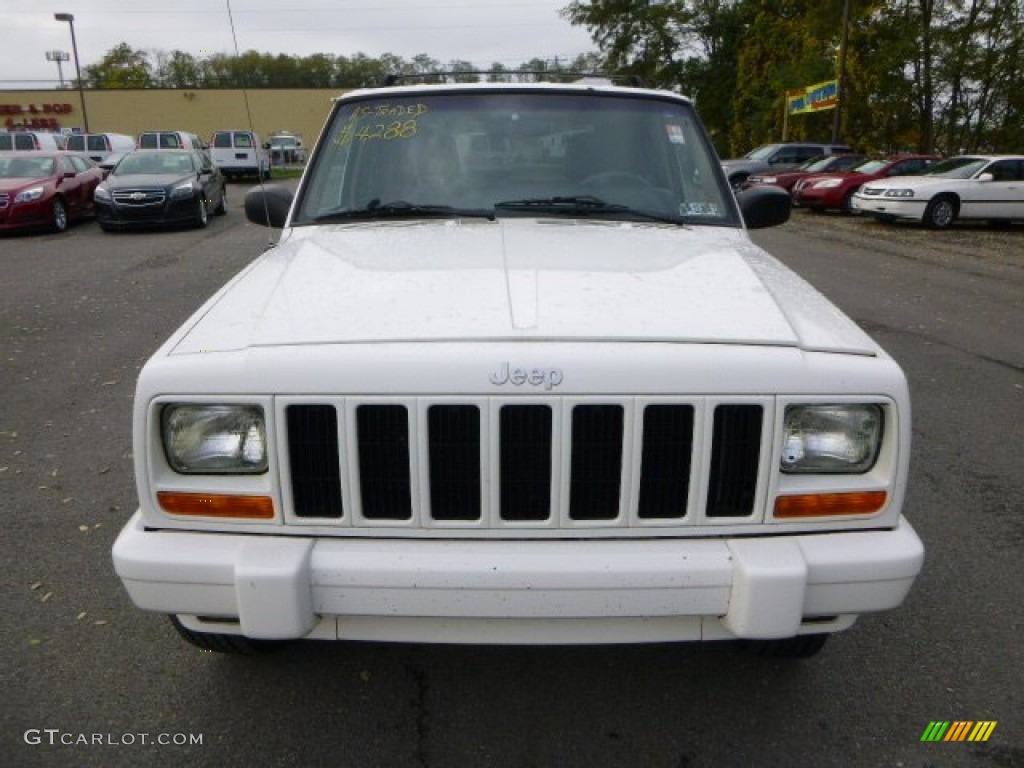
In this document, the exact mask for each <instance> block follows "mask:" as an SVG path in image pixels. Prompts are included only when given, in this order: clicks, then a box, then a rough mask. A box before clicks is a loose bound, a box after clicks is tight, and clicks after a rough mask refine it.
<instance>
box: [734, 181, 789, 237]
mask: <svg viewBox="0 0 1024 768" xmlns="http://www.w3.org/2000/svg"><path fill="white" fill-rule="evenodd" d="M736 202H737V203H739V206H740V213H742V214H743V221H744V222H746V224H747V229H764V228H765V227H777V226H778V225H779V224H785V223H786V222H787V221H789V213H790V211H791V210H792V208H793V201H792V200H791V199H790V197H789V193H788V192H787V191H786V190H784V189H782V188H781V187H773V186H771V185H767V184H766V185H758V186H756V187H750V188H749V189H744V190H742V191H740V192H738V193H737V194H736Z"/></svg>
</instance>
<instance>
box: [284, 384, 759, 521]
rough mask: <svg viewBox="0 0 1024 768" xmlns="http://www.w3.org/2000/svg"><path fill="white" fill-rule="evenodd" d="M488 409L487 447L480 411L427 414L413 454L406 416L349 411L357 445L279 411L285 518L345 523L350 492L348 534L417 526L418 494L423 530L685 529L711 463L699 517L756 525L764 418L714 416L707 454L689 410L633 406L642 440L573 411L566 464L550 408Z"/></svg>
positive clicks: (335, 419) (314, 421)
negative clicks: (699, 471) (622, 523)
mask: <svg viewBox="0 0 1024 768" xmlns="http://www.w3.org/2000/svg"><path fill="white" fill-rule="evenodd" d="M496 407H497V408H498V414H497V419H496V422H495V425H494V427H495V428H496V429H497V432H498V434H497V435H490V432H489V430H488V429H487V428H486V424H485V419H484V418H483V413H484V412H483V411H482V410H481V406H479V405H477V404H469V403H467V404H450V403H431V404H428V405H427V406H426V408H425V419H424V420H423V425H422V427H421V428H423V429H425V430H426V434H425V435H423V436H421V439H419V440H418V441H417V440H414V439H413V435H414V434H415V433H414V432H413V430H412V428H411V424H412V423H413V422H414V419H415V412H414V410H413V409H412V408H411V407H407V406H406V405H404V404H380V403H363V404H358V405H356V406H355V407H354V408H353V409H352V410H351V411H350V416H349V422H350V423H349V429H354V430H355V434H354V435H353V436H350V437H349V438H348V439H347V440H346V438H345V437H344V435H342V434H341V430H339V416H338V411H337V410H336V407H335V405H333V404H310V403H295V404H289V405H287V406H286V408H285V414H286V418H285V427H286V432H287V435H286V441H287V447H288V461H287V467H288V479H289V481H290V483H289V484H290V487H291V504H292V510H293V513H294V515H295V516H296V517H297V518H302V519H310V518H319V519H335V520H339V521H341V520H345V519H346V518H347V517H348V518H350V517H351V514H350V513H349V511H348V510H347V509H346V507H345V506H344V505H343V502H342V496H343V493H344V491H345V490H346V489H345V486H346V484H347V483H350V484H351V485H350V487H349V488H348V489H347V492H348V493H349V494H351V496H352V502H353V506H354V507H356V508H357V509H358V510H359V511H360V514H361V518H362V522H361V523H359V524H362V525H372V524H373V523H374V522H375V521H380V522H382V523H386V524H389V525H396V524H397V525H401V524H402V523H406V524H414V521H416V516H415V514H414V512H415V510H416V508H417V507H418V506H419V502H418V501H417V491H416V490H415V489H416V488H417V487H418V485H419V484H421V483H425V484H426V486H427V487H426V488H424V489H421V490H422V491H423V493H422V494H420V495H421V496H422V497H424V498H425V503H426V505H428V506H429V509H428V510H424V511H423V513H422V514H423V518H422V521H423V522H424V523H426V524H429V522H430V521H433V522H436V523H440V524H453V525H458V524H460V523H462V524H467V525H472V526H474V527H479V526H480V525H481V524H483V525H485V527H486V525H488V524H494V525H499V526H505V525H508V526H512V527H514V526H517V525H524V524H525V525H529V524H531V523H533V524H536V525H542V526H545V527H550V525H552V524H556V525H558V524H563V525H567V526H571V527H574V528H576V527H580V526H581V525H582V526H583V527H587V524H588V523H592V524H594V525H601V524H609V523H614V522H615V521H618V520H621V519H622V518H623V517H624V516H626V515H629V514H630V510H631V508H635V510H636V517H635V524H639V525H664V524H665V523H666V521H667V522H671V521H673V520H675V521H679V522H683V521H684V520H685V519H686V516H687V509H688V505H689V504H690V500H691V499H690V497H691V494H692V493H693V492H694V487H692V484H691V476H694V473H693V472H692V462H693V457H694V456H698V457H699V456H703V455H705V454H708V455H709V458H708V460H707V464H708V466H707V467H705V468H703V473H704V474H705V475H706V476H707V482H706V486H707V499H706V504H705V509H704V514H705V515H706V517H707V518H713V519H718V518H722V519H730V518H748V517H751V516H752V515H753V514H754V504H755V499H756V496H757V486H758V476H759V464H760V454H761V437H762V425H763V422H764V408H763V407H762V406H761V405H757V404H733V403H720V404H718V405H716V406H714V408H713V417H712V418H713V427H712V428H711V429H710V430H709V431H710V433H711V434H710V435H709V436H708V438H709V439H710V440H711V446H710V450H709V451H701V450H699V449H700V447H701V446H694V434H695V422H696V413H697V412H696V409H695V407H694V406H693V405H692V404H689V403H652V404H647V405H646V406H644V407H642V408H639V407H638V408H637V409H636V415H635V418H636V419H638V420H640V427H641V429H639V430H633V429H632V428H631V427H630V426H629V424H630V419H628V418H627V409H626V408H625V407H624V406H623V405H622V404H619V403H601V402H593V403H590V402H587V403H576V404H574V405H573V406H572V408H571V413H570V418H569V425H568V426H567V428H566V429H564V430H562V438H561V439H563V440H566V441H567V442H568V446H567V450H566V451H563V450H562V446H560V445H556V444H555V435H556V434H559V432H558V431H557V430H556V429H555V419H556V414H557V413H558V411H556V409H555V408H554V401H553V402H552V404H547V403H536V402H534V403H515V402H508V401H502V402H500V403H496ZM353 415H354V418H353ZM634 431H635V432H636V434H637V437H636V438H634V436H633V434H632V433H633V432H634ZM634 440H635V441H636V444H635V445H634V444H633V442H634ZM346 445H352V446H354V454H355V455H353V456H346V455H345V454H346V452H347V451H346V448H345V446H346ZM418 445H421V446H423V447H424V450H423V451H420V450H419V449H418V447H417V446H418ZM627 447H628V449H629V451H628V453H629V454H630V455H631V456H633V457H635V458H633V459H631V461H638V462H639V466H640V471H639V474H638V477H637V478H636V479H635V481H633V482H631V483H630V487H631V494H632V495H635V505H633V504H631V499H630V498H628V496H629V495H631V494H629V493H626V494H624V493H623V479H624V478H625V477H629V474H630V469H631V468H630V467H628V466H627V467H626V468H625V472H624V469H623V464H624V462H625V461H626V455H627ZM695 447H697V448H698V450H696V451H695V450H694V448H695ZM559 455H562V456H566V457H567V459H568V460H567V461H563V462H562V469H561V471H562V472H563V473H567V474H568V478H567V482H566V483H565V484H564V485H565V487H567V489H568V498H567V499H565V500H563V503H564V504H565V506H566V510H567V514H566V517H565V520H562V513H561V512H560V510H559V509H558V508H556V507H557V506H558V505H556V504H555V503H553V495H552V494H553V488H552V485H553V481H555V479H556V477H555V474H554V469H553V467H554V466H555V465H556V461H555V457H557V456H559ZM488 457H490V458H489V461H490V462H495V463H497V471H496V473H495V474H494V475H493V477H494V478H495V482H497V485H498V487H497V489H496V491H495V493H494V500H495V501H496V502H497V510H496V511H495V514H494V516H493V517H494V520H491V519H490V513H489V512H488V508H489V507H490V506H491V505H490V500H489V494H488V492H487V491H486V490H485V489H487V487H488V486H487V484H486V481H485V474H486V472H487V470H486V469H485V467H484V465H483V463H482V462H483V460H484V459H486V458H488ZM346 478H348V479H346ZM554 492H555V493H557V490H554ZM563 495H564V494H563Z"/></svg>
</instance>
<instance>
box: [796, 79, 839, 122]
mask: <svg viewBox="0 0 1024 768" xmlns="http://www.w3.org/2000/svg"><path fill="white" fill-rule="evenodd" d="M838 103H839V83H838V81H836V80H826V81H825V82H823V83H815V84H814V85H808V86H807V87H806V88H800V89H798V90H795V91H788V92H787V93H786V104H787V105H788V111H789V114H791V115H805V114H808V113H809V112H824V111H825V110H826V109H835V107H836V105H837V104H838Z"/></svg>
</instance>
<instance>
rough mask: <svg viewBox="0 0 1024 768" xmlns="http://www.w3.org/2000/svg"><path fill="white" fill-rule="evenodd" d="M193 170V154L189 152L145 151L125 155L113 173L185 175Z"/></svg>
mask: <svg viewBox="0 0 1024 768" xmlns="http://www.w3.org/2000/svg"><path fill="white" fill-rule="evenodd" d="M193 170H195V166H194V165H193V163H192V156H191V155H190V154H188V153H187V152H145V153H136V154H130V155H125V156H124V157H123V158H122V159H121V162H119V163H118V164H117V167H115V168H114V170H113V175H114V176H134V175H139V174H143V175H149V174H156V175H175V174H177V175H185V174H187V173H191V172H192V171H193Z"/></svg>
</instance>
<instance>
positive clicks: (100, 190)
mask: <svg viewBox="0 0 1024 768" xmlns="http://www.w3.org/2000/svg"><path fill="white" fill-rule="evenodd" d="M93 197H95V198H96V199H97V200H109V199H110V191H109V190H108V189H107V188H106V187H96V191H95V192H94V193H93Z"/></svg>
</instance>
